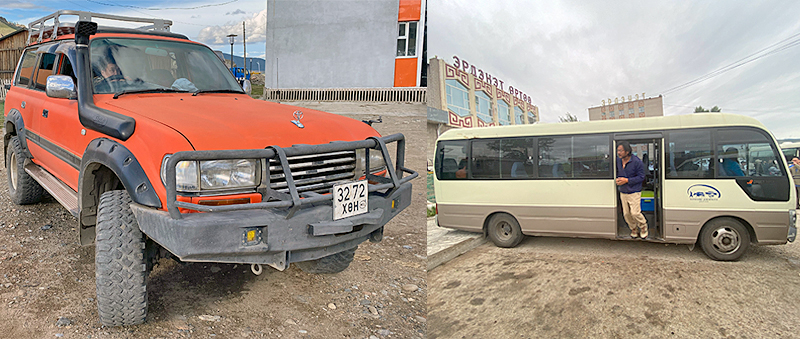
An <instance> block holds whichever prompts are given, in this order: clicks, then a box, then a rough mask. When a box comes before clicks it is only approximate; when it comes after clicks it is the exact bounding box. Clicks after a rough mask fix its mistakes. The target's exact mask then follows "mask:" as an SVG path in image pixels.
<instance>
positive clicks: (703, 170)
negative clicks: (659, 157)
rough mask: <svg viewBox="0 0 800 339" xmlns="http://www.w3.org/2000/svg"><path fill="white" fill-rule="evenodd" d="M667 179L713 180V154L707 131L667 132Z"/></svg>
mask: <svg viewBox="0 0 800 339" xmlns="http://www.w3.org/2000/svg"><path fill="white" fill-rule="evenodd" d="M667 142H668V145H669V147H668V148H667V152H668V153H667V156H666V158H667V159H666V160H667V161H666V163H667V166H666V167H667V178H670V179H676V178H713V177H714V152H713V148H712V147H711V133H710V131H709V130H704V129H698V130H689V131H675V132H669V134H668V137H667Z"/></svg>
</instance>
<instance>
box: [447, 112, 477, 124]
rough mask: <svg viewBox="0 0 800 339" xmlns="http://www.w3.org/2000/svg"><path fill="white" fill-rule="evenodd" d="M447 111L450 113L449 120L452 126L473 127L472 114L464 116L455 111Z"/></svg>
mask: <svg viewBox="0 0 800 339" xmlns="http://www.w3.org/2000/svg"><path fill="white" fill-rule="evenodd" d="M447 113H449V114H448V116H449V118H448V121H449V124H450V126H455V127H467V128H469V127H472V116H466V117H463V118H462V117H460V116H458V114H455V113H453V112H452V111H448V112H447Z"/></svg>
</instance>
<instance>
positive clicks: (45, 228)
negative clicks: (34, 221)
mask: <svg viewBox="0 0 800 339" xmlns="http://www.w3.org/2000/svg"><path fill="white" fill-rule="evenodd" d="M51 228H53V225H50V224H47V225H44V226H42V227H39V229H40V230H42V231H47V230H49V229H51Z"/></svg>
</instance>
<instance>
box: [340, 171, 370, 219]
mask: <svg viewBox="0 0 800 339" xmlns="http://www.w3.org/2000/svg"><path fill="white" fill-rule="evenodd" d="M332 193H333V220H339V219H343V218H347V217H352V216H354V215H359V214H363V213H367V212H368V211H369V207H368V206H367V201H368V199H367V198H368V197H369V191H368V186H367V181H366V180H361V181H354V182H350V183H346V184H341V185H335V186H333V192H332Z"/></svg>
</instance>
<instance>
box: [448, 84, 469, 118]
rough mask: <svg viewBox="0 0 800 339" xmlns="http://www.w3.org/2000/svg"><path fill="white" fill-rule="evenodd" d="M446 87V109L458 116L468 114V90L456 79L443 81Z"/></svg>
mask: <svg viewBox="0 0 800 339" xmlns="http://www.w3.org/2000/svg"><path fill="white" fill-rule="evenodd" d="M445 84H446V87H447V109H449V110H450V111H452V112H453V113H455V114H458V115H459V116H462V117H465V116H468V115H469V91H467V88H466V87H464V85H462V84H461V83H459V82H458V81H456V80H452V79H449V80H447V81H445Z"/></svg>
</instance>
